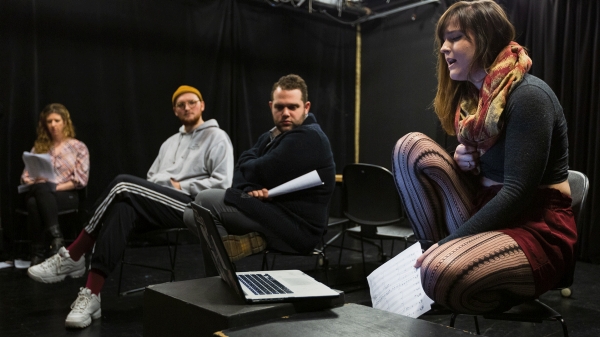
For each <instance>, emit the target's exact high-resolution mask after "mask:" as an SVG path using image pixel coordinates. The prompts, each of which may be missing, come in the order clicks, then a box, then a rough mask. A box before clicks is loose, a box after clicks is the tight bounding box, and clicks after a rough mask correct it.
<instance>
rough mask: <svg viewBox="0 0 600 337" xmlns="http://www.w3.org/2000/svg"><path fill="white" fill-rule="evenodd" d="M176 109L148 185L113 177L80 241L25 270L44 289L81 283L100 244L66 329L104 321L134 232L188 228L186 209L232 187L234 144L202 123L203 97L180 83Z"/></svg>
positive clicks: (146, 181)
mask: <svg viewBox="0 0 600 337" xmlns="http://www.w3.org/2000/svg"><path fill="white" fill-rule="evenodd" d="M172 103H173V112H174V113H175V116H177V118H179V120H180V121H181V123H182V124H183V125H182V126H181V128H180V129H179V132H177V133H176V134H175V135H173V136H171V137H170V138H169V139H167V140H166V141H165V142H164V143H163V144H162V146H161V147H160V151H159V152H158V157H156V159H155V160H154V163H153V164H152V167H150V170H149V171H148V176H147V179H142V178H138V177H134V176H131V175H127V174H122V175H119V176H117V177H116V178H115V179H113V181H112V182H111V183H110V185H109V186H108V188H106V189H105V191H104V192H103V194H102V196H101V197H100V198H99V199H98V200H97V201H96V204H95V205H94V211H93V213H92V216H91V217H90V219H89V220H88V221H87V222H86V223H85V225H84V229H83V230H82V231H81V233H80V234H79V236H78V237H77V239H76V240H75V241H74V242H73V243H72V244H71V245H70V246H69V247H68V248H67V249H65V248H64V247H63V248H61V249H60V251H59V253H58V254H56V255H54V256H52V257H50V258H48V259H47V260H46V261H44V262H43V263H41V264H38V265H35V266H32V267H30V268H29V270H28V275H29V277H30V278H32V279H34V280H36V281H38V282H43V283H54V282H59V281H62V280H64V279H65V277H67V276H70V277H81V276H83V275H84V274H85V270H86V267H85V257H84V254H85V253H86V252H89V251H92V248H94V246H95V248H94V251H93V254H92V259H91V268H90V271H89V273H88V278H87V283H86V285H85V287H84V288H80V291H79V294H78V296H77V299H76V300H75V302H74V303H73V305H71V309H72V310H71V312H70V313H69V315H68V316H67V319H66V321H65V325H66V327H70V328H85V327H86V326H88V325H90V324H91V322H92V319H98V318H100V316H101V308H100V290H101V289H102V286H103V285H104V280H105V279H106V277H107V276H108V275H109V274H110V273H111V272H112V271H113V269H114V268H115V266H116V265H117V263H118V262H119V261H120V259H121V256H122V254H123V251H124V250H125V246H126V244H127V237H128V236H129V233H130V232H131V231H132V230H133V228H134V226H135V230H136V232H144V231H150V230H154V229H164V228H185V224H184V223H183V210H184V208H185V206H186V204H188V203H189V202H191V201H192V200H194V197H195V196H196V195H197V194H198V192H200V191H203V190H206V189H225V188H228V187H229V186H230V185H231V181H232V177H233V147H232V145H231V140H230V139H229V136H228V135H227V133H226V132H225V131H223V130H221V129H220V128H219V125H218V124H217V121H215V120H214V119H210V120H207V121H204V120H203V119H202V112H203V111H204V100H203V99H202V95H201V94H200V91H198V89H196V88H194V87H190V86H187V85H182V86H180V87H179V88H178V89H177V90H176V91H175V93H174V94H173V97H172Z"/></svg>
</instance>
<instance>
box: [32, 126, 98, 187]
mask: <svg viewBox="0 0 600 337" xmlns="http://www.w3.org/2000/svg"><path fill="white" fill-rule="evenodd" d="M31 152H32V153H35V150H34V149H32V150H31ZM49 153H50V157H52V164H53V165H54V173H55V174H56V184H57V185H58V184H62V183H66V182H69V181H72V182H73V183H74V184H75V188H77V189H80V188H83V187H85V186H86V185H87V183H88V178H89V175H90V153H89V152H88V148H87V146H85V144H84V143H83V142H81V141H78V140H77V139H74V138H69V139H67V140H66V141H65V143H64V144H63V145H62V146H61V148H60V149H59V151H56V149H55V148H54V146H52V147H51V148H50V152H49ZM29 180H32V179H31V178H30V177H29V173H28V172H27V170H23V174H22V175H21V182H22V183H24V182H25V181H29Z"/></svg>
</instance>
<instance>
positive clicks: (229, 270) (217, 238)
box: [191, 202, 245, 298]
mask: <svg viewBox="0 0 600 337" xmlns="http://www.w3.org/2000/svg"><path fill="white" fill-rule="evenodd" d="M191 206H192V209H193V210H194V219H195V220H196V226H198V230H199V232H200V233H202V234H201V235H202V236H203V237H204V240H205V241H206V243H208V248H209V250H210V254H211V257H212V259H213V261H214V263H215V265H216V267H217V270H218V271H219V275H221V278H222V279H223V280H224V281H225V282H227V284H228V285H229V286H230V287H231V288H232V289H235V291H236V292H237V294H238V295H239V296H240V297H241V298H245V296H244V292H243V291H242V287H241V286H240V283H239V280H238V278H237V275H236V274H235V267H234V265H233V263H232V262H231V261H230V260H229V258H228V256H227V251H226V250H225V246H224V245H223V242H222V241H221V235H220V234H219V231H218V230H217V226H216V225H215V223H214V221H213V219H212V215H211V213H210V211H209V210H207V209H206V208H204V207H202V206H200V205H198V204H196V203H195V202H192V203H191Z"/></svg>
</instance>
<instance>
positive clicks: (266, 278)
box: [237, 274, 294, 295]
mask: <svg viewBox="0 0 600 337" xmlns="http://www.w3.org/2000/svg"><path fill="white" fill-rule="evenodd" d="M237 277H238V279H239V280H240V282H241V283H243V284H244V285H245V286H246V287H248V289H250V291H252V293H254V295H271V294H273V295H275V294H293V293H294V292H293V291H291V290H289V289H288V288H286V287H285V286H284V285H283V284H281V283H279V281H277V280H275V279H274V278H272V277H271V276H270V275H263V274H243V275H237Z"/></svg>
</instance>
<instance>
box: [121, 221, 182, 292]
mask: <svg viewBox="0 0 600 337" xmlns="http://www.w3.org/2000/svg"><path fill="white" fill-rule="evenodd" d="M182 231H188V229H187V228H167V229H157V230H153V231H150V232H148V233H143V234H133V236H130V240H131V238H132V237H135V238H139V239H149V238H152V237H156V236H161V235H164V236H165V240H166V242H167V245H166V248H167V251H168V253H169V266H168V267H161V266H156V265H148V264H144V263H138V262H133V261H128V260H126V258H125V252H126V251H127V248H126V249H125V250H124V251H123V255H121V268H120V271H119V286H118V288H117V294H118V295H119V296H125V295H128V294H131V293H135V292H138V291H142V290H144V289H146V287H141V288H135V289H131V290H127V291H123V292H121V285H122V279H123V267H124V266H125V265H130V266H137V267H142V268H148V269H154V270H160V271H165V272H169V273H170V278H169V282H173V281H174V280H175V262H176V261H177V247H178V246H179V234H180V233H181V232H182ZM171 233H174V235H175V240H174V243H171V240H170V239H171Z"/></svg>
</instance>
